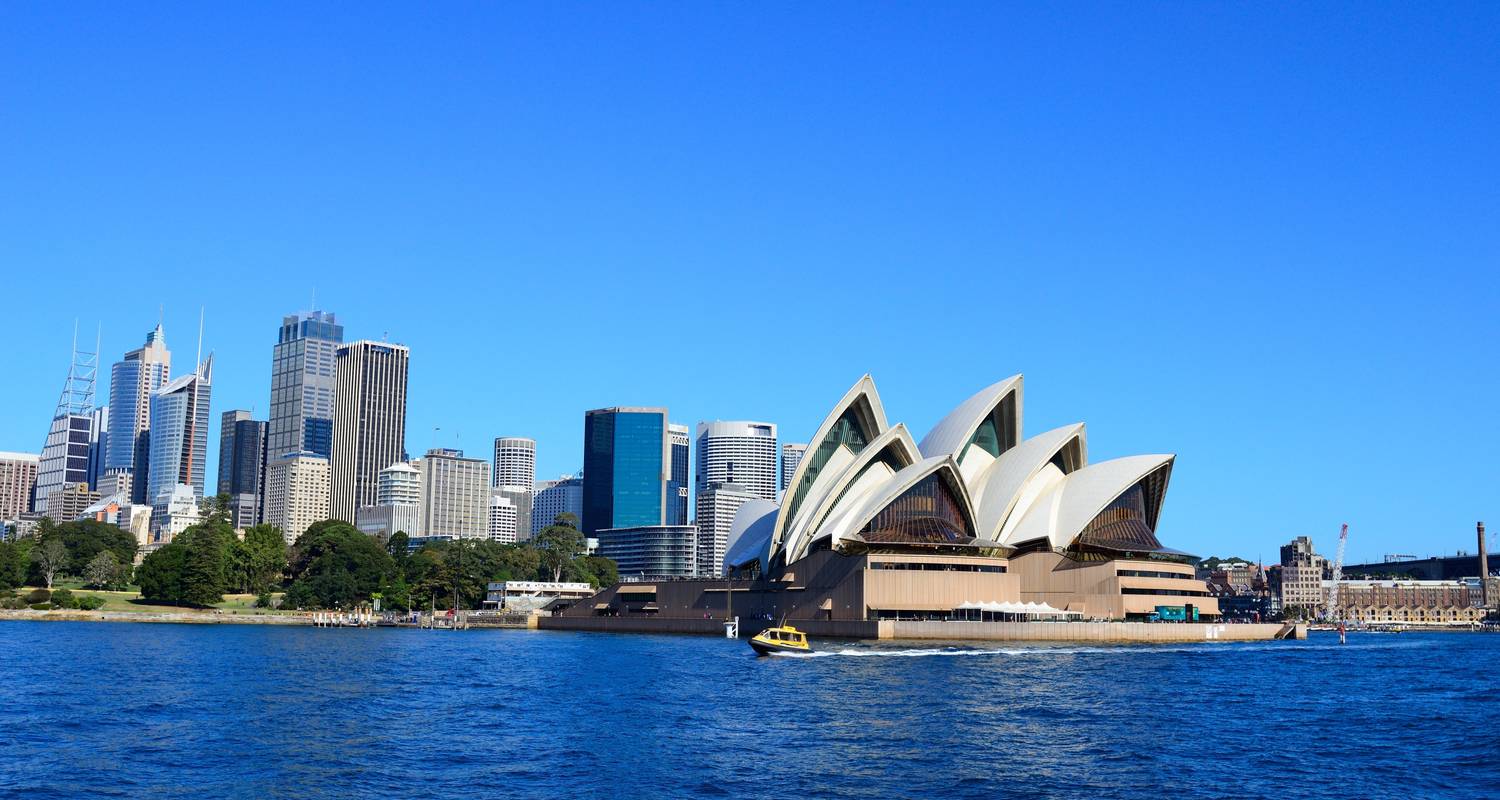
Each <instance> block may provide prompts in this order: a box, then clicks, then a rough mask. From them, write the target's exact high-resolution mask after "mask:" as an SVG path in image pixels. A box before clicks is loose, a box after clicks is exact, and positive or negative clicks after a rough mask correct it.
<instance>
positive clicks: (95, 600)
mask: <svg viewBox="0 0 1500 800" xmlns="http://www.w3.org/2000/svg"><path fill="white" fill-rule="evenodd" d="M78 607H79V608H81V609H83V610H84V611H97V610H99V609H101V608H103V607H104V598H102V597H96V596H94V595H85V596H84V597H80V598H78Z"/></svg>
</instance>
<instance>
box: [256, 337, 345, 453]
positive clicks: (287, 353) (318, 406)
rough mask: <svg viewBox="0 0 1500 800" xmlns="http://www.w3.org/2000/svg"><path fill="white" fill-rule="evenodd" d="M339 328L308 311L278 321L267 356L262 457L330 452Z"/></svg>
mask: <svg viewBox="0 0 1500 800" xmlns="http://www.w3.org/2000/svg"><path fill="white" fill-rule="evenodd" d="M343 341H344V326H343V325H340V324H338V323H337V321H336V320H335V318H334V315H333V313H331V312H324V311H312V312H308V313H302V314H293V315H291V316H288V317H284V318H282V321H281V329H280V331H279V332H278V334H277V341H276V346H275V347H274V348H272V351H271V413H270V420H269V422H268V426H267V429H266V452H267V455H268V456H269V457H271V458H275V457H277V456H279V455H283V454H286V453H301V452H307V453H315V454H317V455H319V456H323V457H327V456H328V455H329V454H330V453H331V452H332V450H333V395H334V383H335V377H336V374H337V367H336V364H337V356H338V348H339V345H340V344H342V343H343Z"/></svg>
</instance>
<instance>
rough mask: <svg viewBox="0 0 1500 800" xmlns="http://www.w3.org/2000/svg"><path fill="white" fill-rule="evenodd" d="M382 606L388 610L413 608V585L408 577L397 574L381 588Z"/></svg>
mask: <svg viewBox="0 0 1500 800" xmlns="http://www.w3.org/2000/svg"><path fill="white" fill-rule="evenodd" d="M380 607H381V609H383V610H386V611H410V610H411V586H410V585H408V584H407V582H406V578H404V577H402V576H400V575H397V576H396V578H395V580H392V581H391V582H389V583H387V584H386V585H385V586H384V587H383V588H381V590H380Z"/></svg>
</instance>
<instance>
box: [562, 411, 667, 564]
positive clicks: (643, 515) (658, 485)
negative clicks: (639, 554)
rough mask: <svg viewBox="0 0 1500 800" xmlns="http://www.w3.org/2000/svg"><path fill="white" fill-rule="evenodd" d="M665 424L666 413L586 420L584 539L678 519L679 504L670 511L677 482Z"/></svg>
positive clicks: (600, 414) (592, 414)
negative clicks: (672, 484) (672, 482)
mask: <svg viewBox="0 0 1500 800" xmlns="http://www.w3.org/2000/svg"><path fill="white" fill-rule="evenodd" d="M667 424H668V423H667V410H666V409H665V408H637V407H618V408H601V409H597V410H594V411H589V412H587V413H586V414H585V415H584V420H583V474H584V481H583V528H582V530H583V532H584V534H585V535H586V536H591V537H592V536H594V534H595V533H597V532H598V531H600V530H603V529H605V528H633V527H639V526H643V525H666V524H668V523H669V522H670V521H671V520H673V519H674V518H675V504H673V506H672V507H669V504H668V496H667V484H668V481H669V480H671V478H672V477H673V475H672V472H673V470H672V466H673V463H672V462H673V453H672V442H671V439H670V436H669V432H668V430H667ZM685 432H686V431H685V429H684V434H685ZM684 438H686V437H685V435H684ZM684 456H685V454H684ZM683 478H684V479H683V481H682V483H683V488H684V489H685V488H686V484H687V481H686V476H683Z"/></svg>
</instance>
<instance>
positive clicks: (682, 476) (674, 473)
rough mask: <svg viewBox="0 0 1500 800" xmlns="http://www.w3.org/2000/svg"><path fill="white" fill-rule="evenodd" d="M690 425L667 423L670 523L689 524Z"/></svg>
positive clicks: (668, 521) (667, 521) (668, 518)
mask: <svg viewBox="0 0 1500 800" xmlns="http://www.w3.org/2000/svg"><path fill="white" fill-rule="evenodd" d="M688 441H689V440H688V427H687V426H686V425H678V424H677V423H675V422H673V423H670V424H668V425H667V445H668V452H669V454H670V459H671V460H670V462H669V465H670V466H669V471H668V472H667V516H666V524H668V525H686V524H688V470H689V469H691V466H690V465H691V464H692V461H691V460H689V456H688Z"/></svg>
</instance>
